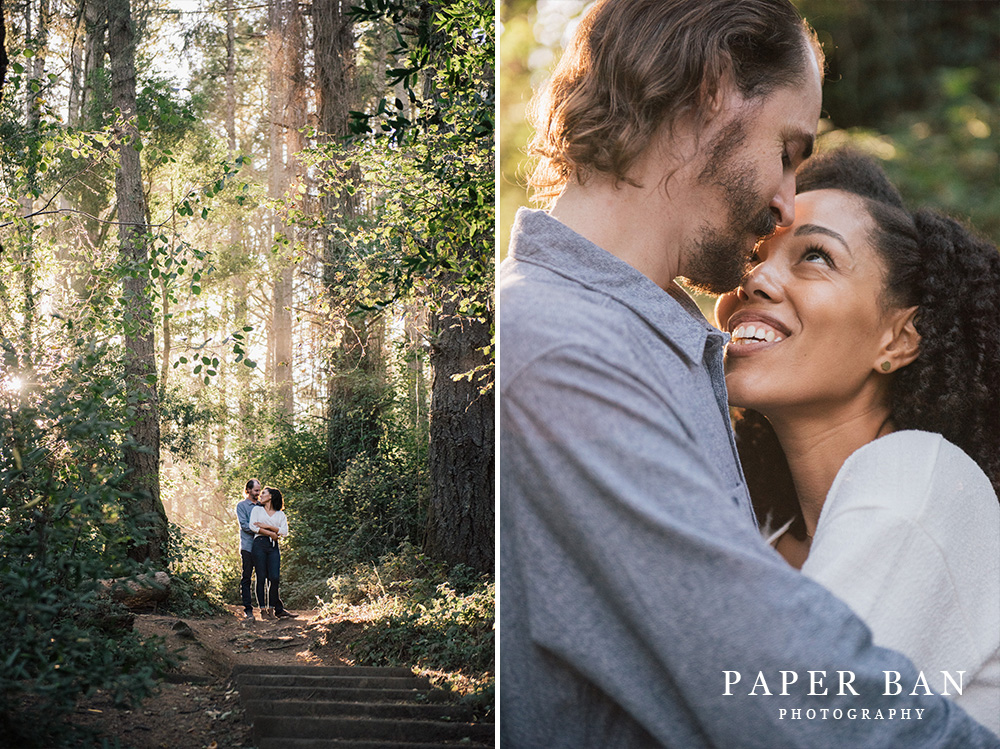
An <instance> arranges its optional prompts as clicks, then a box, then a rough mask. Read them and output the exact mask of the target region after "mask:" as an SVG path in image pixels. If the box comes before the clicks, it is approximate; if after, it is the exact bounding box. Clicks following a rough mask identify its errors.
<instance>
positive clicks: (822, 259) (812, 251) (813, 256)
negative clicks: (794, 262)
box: [802, 247, 833, 266]
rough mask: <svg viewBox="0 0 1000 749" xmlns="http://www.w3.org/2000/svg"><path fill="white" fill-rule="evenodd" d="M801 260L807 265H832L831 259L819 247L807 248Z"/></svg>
mask: <svg viewBox="0 0 1000 749" xmlns="http://www.w3.org/2000/svg"><path fill="white" fill-rule="evenodd" d="M802 259H803V260H805V261H806V262H808V263H816V262H819V263H826V264H827V265H830V266H832V265H833V259H832V258H831V257H830V255H829V253H827V252H826V250H824V249H822V248H821V247H808V248H806V251H805V252H804V253H803V254H802Z"/></svg>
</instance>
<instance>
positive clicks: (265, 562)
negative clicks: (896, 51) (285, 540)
mask: <svg viewBox="0 0 1000 749" xmlns="http://www.w3.org/2000/svg"><path fill="white" fill-rule="evenodd" d="M251 554H252V555H253V568H254V572H255V573H256V575H257V605H258V606H260V607H261V608H262V609H263V608H267V607H270V608H273V609H274V613H276V614H278V613H281V612H282V611H284V610H285V607H284V606H282V605H281V599H280V598H278V579H279V577H280V572H281V552H280V551H279V550H278V542H277V541H272V540H271V539H269V538H267V537H266V536H257V537H256V538H255V539H254V540H253V550H252V551H251Z"/></svg>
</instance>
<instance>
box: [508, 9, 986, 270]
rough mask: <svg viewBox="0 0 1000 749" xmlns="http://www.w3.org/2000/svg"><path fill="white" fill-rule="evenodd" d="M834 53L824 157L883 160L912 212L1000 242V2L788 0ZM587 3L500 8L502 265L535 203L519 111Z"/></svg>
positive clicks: (826, 95)
mask: <svg viewBox="0 0 1000 749" xmlns="http://www.w3.org/2000/svg"><path fill="white" fill-rule="evenodd" d="M793 2H795V4H796V5H797V6H798V8H799V9H800V11H801V12H802V15H803V16H805V17H806V18H807V19H808V20H809V22H810V23H811V24H812V26H813V27H814V28H815V29H816V31H817V33H818V35H819V38H820V41H821V42H822V43H823V48H824V50H825V51H826V55H827V65H828V73H827V80H826V84H825V86H824V91H823V120H822V121H821V122H820V133H821V136H820V140H819V147H820V148H829V147H832V146H835V145H839V144H841V143H844V142H848V141H849V142H853V143H854V144H855V145H857V146H858V147H859V148H861V149H863V150H865V151H867V152H868V153H871V154H873V155H875V156H877V157H878V158H879V159H881V160H882V163H883V165H884V167H885V169H886V171H887V172H888V174H889V176H890V178H891V179H892V180H893V181H894V182H895V184H896V185H897V186H898V187H899V189H900V191H901V192H902V193H903V197H904V198H905V199H906V201H907V203H908V204H909V205H910V206H911V207H914V208H915V207H917V206H923V205H927V206H931V207H934V208H937V209H938V210H940V211H942V212H944V213H947V214H948V215H950V216H954V217H955V218H958V219H961V220H963V221H965V222H967V223H970V224H971V225H972V226H973V227H974V228H975V229H976V230H977V231H978V232H979V233H980V234H983V235H985V236H987V237H988V238H990V239H991V240H992V241H993V242H994V243H1000V158H998V151H1000V148H998V145H1000V143H998V137H1000V2H998V0H793ZM590 5H591V2H589V1H588V0H501V2H500V3H499V5H498V8H497V20H498V22H499V23H498V30H497V33H498V34H499V43H500V46H499V55H500V65H499V68H498V84H499V89H500V90H499V97H498V103H497V124H498V127H497V156H498V173H499V177H498V179H499V185H498V190H497V202H498V205H497V208H498V211H497V262H500V261H501V260H502V259H503V258H504V256H505V255H506V251H507V244H508V241H509V236H510V227H511V224H512V222H513V220H514V214H515V213H516V211H517V209H518V207H519V206H523V205H529V204H530V201H529V198H528V194H527V192H526V190H525V187H524V184H525V176H526V175H527V174H528V173H529V171H530V169H529V165H528V163H527V160H526V155H525V146H526V144H527V142H528V138H529V136H530V134H531V131H530V129H529V127H528V125H527V123H525V121H524V109H525V106H526V105H527V103H528V101H529V100H530V98H531V94H532V91H533V90H535V89H537V88H538V87H539V86H541V85H543V84H544V82H545V80H546V79H547V77H548V75H549V73H550V71H551V69H552V67H553V66H554V64H555V62H556V60H558V57H559V54H560V52H561V51H562V49H563V47H564V46H565V44H566V43H567V42H568V40H569V38H570V35H571V34H572V30H573V28H574V26H575V21H576V20H577V19H578V18H579V16H580V14H581V13H582V12H583V11H584V10H585V9H586V8H588V7H589V6H590Z"/></svg>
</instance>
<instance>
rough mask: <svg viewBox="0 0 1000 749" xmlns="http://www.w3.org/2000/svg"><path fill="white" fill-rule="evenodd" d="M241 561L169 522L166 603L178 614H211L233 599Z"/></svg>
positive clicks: (220, 609)
mask: <svg viewBox="0 0 1000 749" xmlns="http://www.w3.org/2000/svg"><path fill="white" fill-rule="evenodd" d="M240 565H241V562H240V559H239V557H238V556H236V554H235V553H231V554H220V553H219V551H218V549H215V548H212V545H211V544H210V542H209V541H208V539H206V538H203V537H200V536H198V535H196V534H194V533H193V532H191V531H185V530H184V529H183V528H181V527H180V526H177V525H175V524H174V523H170V540H169V546H168V553H167V570H168V572H169V573H170V598H169V600H168V601H167V607H168V608H169V610H170V611H171V613H174V614H177V615H178V616H212V615H215V614H221V613H224V612H225V604H226V603H233V602H238V601H235V598H234V596H235V593H236V590H237V587H238V585H239V582H238V580H239V575H240V570H241V566H240Z"/></svg>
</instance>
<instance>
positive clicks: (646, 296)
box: [510, 208, 728, 362]
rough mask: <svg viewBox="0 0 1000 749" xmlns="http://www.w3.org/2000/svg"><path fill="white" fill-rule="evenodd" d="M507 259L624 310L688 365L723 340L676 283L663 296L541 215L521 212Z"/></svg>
mask: <svg viewBox="0 0 1000 749" xmlns="http://www.w3.org/2000/svg"><path fill="white" fill-rule="evenodd" d="M510 257H512V258H514V259H516V260H518V261H521V262H525V263H531V264H533V265H538V266H541V267H543V268H546V269H548V270H550V271H552V272H553V273H558V274H559V275H561V276H563V277H565V278H568V279H570V280H572V281H575V282H576V283H579V284H580V285H582V286H585V287H587V288H588V289H592V290H594V291H597V292H600V293H602V294H606V295H607V296H609V297H611V298H613V299H615V300H616V301H618V302H619V303H621V304H623V305H625V306H626V307H628V308H629V309H631V310H632V311H633V312H635V313H636V314H637V315H638V316H639V317H641V318H642V319H643V320H645V321H646V323H648V324H649V325H650V326H651V327H653V328H654V329H655V330H657V331H658V332H659V333H660V334H661V335H663V336H664V337H665V338H667V339H669V340H670V341H671V342H672V343H673V345H674V346H676V347H677V348H678V349H679V350H680V351H681V353H683V354H684V355H685V356H686V357H687V358H688V359H689V360H690V361H692V362H700V361H701V360H702V357H703V355H704V352H705V343H706V341H707V340H708V339H709V338H710V337H717V338H718V339H719V340H720V345H721V344H724V343H725V342H726V339H727V338H728V335H727V334H725V333H722V332H720V331H719V330H717V329H716V328H714V327H713V326H711V325H709V324H708V322H707V321H706V320H705V317H704V316H703V315H702V313H701V310H699V309H698V305H697V304H695V302H694V300H693V299H692V298H691V297H690V296H689V295H688V293H687V292H686V291H684V289H682V288H681V287H680V286H678V285H677V284H676V283H671V285H670V288H669V289H668V290H667V291H664V290H663V289H661V288H660V287H659V286H657V285H656V284H655V283H653V281H652V280H650V279H649V278H648V277H647V276H645V275H643V274H642V273H641V272H640V271H638V270H636V269H635V268H633V267H632V266H631V265H629V264H628V263H626V262H625V261H623V260H620V259H619V258H617V257H615V256H614V255H612V254H611V253H610V252H608V251H607V250H605V249H602V248H601V247H598V246H597V245H596V244H594V243H593V242H591V241H590V240H588V239H586V238H585V237H582V236H581V235H579V234H577V233H576V232H575V231H573V230H572V229H570V228H569V227H568V226H566V225H565V224H563V223H562V222H560V221H558V220H556V219H554V218H552V217H551V216H549V215H548V214H547V213H546V212H545V211H539V210H533V209H529V208H521V209H519V210H518V212H517V216H516V218H515V219H514V228H513V231H512V232H511V245H510Z"/></svg>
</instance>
